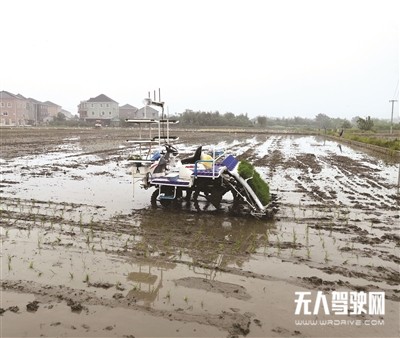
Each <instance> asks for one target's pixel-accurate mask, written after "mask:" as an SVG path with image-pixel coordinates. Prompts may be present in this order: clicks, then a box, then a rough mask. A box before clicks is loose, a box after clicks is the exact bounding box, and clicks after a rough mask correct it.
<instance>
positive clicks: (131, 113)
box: [119, 104, 138, 120]
mask: <svg viewBox="0 0 400 338" xmlns="http://www.w3.org/2000/svg"><path fill="white" fill-rule="evenodd" d="M137 111H138V109H137V108H136V107H134V106H131V105H130V104H126V105H123V106H121V107H119V118H120V119H121V120H125V119H136V118H138V117H137V115H136V113H137Z"/></svg>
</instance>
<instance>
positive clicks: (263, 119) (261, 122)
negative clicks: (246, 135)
mask: <svg viewBox="0 0 400 338" xmlns="http://www.w3.org/2000/svg"><path fill="white" fill-rule="evenodd" d="M257 124H258V125H259V126H260V127H261V128H265V127H266V126H267V118H266V117H265V116H257Z"/></svg>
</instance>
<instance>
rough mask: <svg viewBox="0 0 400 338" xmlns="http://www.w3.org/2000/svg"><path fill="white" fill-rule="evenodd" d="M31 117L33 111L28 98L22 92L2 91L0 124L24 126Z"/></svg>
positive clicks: (0, 93)
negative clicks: (16, 93) (30, 108)
mask: <svg viewBox="0 0 400 338" xmlns="http://www.w3.org/2000/svg"><path fill="white" fill-rule="evenodd" d="M32 116H33V115H32ZM30 117H31V112H30V110H29V104H28V102H27V99H26V98H24V97H23V96H22V95H20V94H18V95H15V94H12V93H10V92H7V91H5V90H2V91H0V125H2V126H24V125H27V124H28V121H29V119H30Z"/></svg>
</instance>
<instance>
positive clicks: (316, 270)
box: [0, 128, 400, 337]
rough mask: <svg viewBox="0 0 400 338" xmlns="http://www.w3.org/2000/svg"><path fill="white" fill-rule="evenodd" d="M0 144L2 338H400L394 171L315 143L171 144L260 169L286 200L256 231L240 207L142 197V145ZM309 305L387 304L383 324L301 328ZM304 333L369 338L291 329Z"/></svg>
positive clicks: (72, 140) (56, 140)
mask: <svg viewBox="0 0 400 338" xmlns="http://www.w3.org/2000/svg"><path fill="white" fill-rule="evenodd" d="M0 132H1V154H0V163H1V180H0V192H1V201H0V202H1V204H0V208H1V209H0V214H1V220H0V227H1V243H2V247H1V274H2V281H1V290H2V291H1V307H0V318H1V324H2V327H1V335H2V336H3V337H21V336H30V337H33V336H34V337H36V336H49V337H52V336H65V337H82V336H87V337H114V336H115V337H141V336H147V337H149V336H151V337H161V336H163V337H165V336H168V337H178V336H179V337H192V336H193V337H194V336H198V337H215V336H218V337H227V336H232V337H233V336H249V337H291V336H296V337H349V336H351V337H398V336H399V304H400V287H399V284H400V274H399V263H400V259H399V250H400V219H399V201H400V195H399V191H398V188H397V186H396V184H397V174H398V170H399V169H398V166H399V164H398V163H395V162H394V161H393V160H391V159H390V158H383V157H381V156H379V155H376V154H374V153H371V152H367V151H363V150H362V149H359V148H357V149H355V148H351V147H349V146H347V145H342V144H339V143H337V142H333V141H329V140H325V139H324V138H320V137H317V136H295V135H269V134H266V135H262V134H261V135H256V136H254V135H251V134H243V133H240V134H235V133H212V132H208V133H201V132H187V131H175V132H174V133H176V134H178V135H179V136H180V141H178V143H177V144H176V146H177V148H178V149H179V150H180V155H181V157H182V158H183V157H185V156H186V155H189V154H191V153H193V151H194V149H195V148H196V147H197V146H198V145H204V146H208V145H210V146H211V145H216V146H217V147H218V148H221V149H222V148H224V149H225V150H226V151H227V152H228V153H232V154H234V155H236V156H237V157H238V158H239V159H247V160H250V161H251V162H253V163H254V164H255V165H256V167H257V170H258V171H259V172H260V174H261V175H262V176H263V177H264V178H265V179H266V180H267V181H268V182H269V184H270V189H271V192H272V193H275V194H277V195H278V197H279V211H278V213H277V214H276V216H275V218H274V219H273V220H260V219H256V218H254V217H251V216H248V215H239V216H238V215H231V214H230V212H229V201H227V203H226V207H225V208H223V209H222V210H215V209H213V207H212V206H208V205H206V204H204V205H201V208H200V210H199V209H197V208H194V207H193V205H192V204H191V203H189V204H186V203H182V204H179V205H175V206H174V207H173V208H169V209H163V208H156V209H153V208H151V206H150V196H151V193H152V191H150V189H149V190H141V189H140V188H139V186H138V185H137V184H136V186H135V189H133V185H132V174H131V165H130V162H129V161H128V157H129V155H130V154H131V153H132V151H133V150H134V149H133V146H132V145H131V144H129V143H127V142H126V140H127V139H130V138H132V137H133V136H134V132H133V131H132V130H131V129H107V128H104V129H36V128H30V129H2V130H0ZM203 209H204V210H203ZM298 291H308V292H311V295H312V297H314V299H315V295H316V294H317V291H323V292H324V294H326V295H327V296H328V299H330V297H331V293H332V291H343V292H356V293H362V292H372V291H380V292H384V293H385V298H386V299H385V314H384V315H378V316H377V315H371V314H361V315H352V314H348V315H345V316H343V315H342V316H340V315H333V314H332V313H331V314H325V313H324V312H323V311H322V308H321V310H320V311H319V312H318V314H314V315H308V316H307V315H304V314H302V315H295V307H296V304H295V299H296V297H295V292H298ZM309 319H319V320H321V319H322V320H338V319H339V320H343V319H345V320H353V319H354V320H359V321H360V322H362V324H361V325H352V324H349V323H347V324H343V323H342V324H341V325H336V324H334V323H332V324H330V325H315V326H313V325H303V324H299V323H298V322H296V321H297V320H309ZM378 320H379V321H380V323H382V322H383V321H384V324H379V325H374V324H371V323H375V322H374V321H378ZM368 323H369V324H368Z"/></svg>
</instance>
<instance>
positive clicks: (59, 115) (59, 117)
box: [54, 112, 67, 122]
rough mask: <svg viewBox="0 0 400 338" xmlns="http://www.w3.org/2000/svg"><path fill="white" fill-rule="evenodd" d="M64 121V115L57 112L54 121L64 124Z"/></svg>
mask: <svg viewBox="0 0 400 338" xmlns="http://www.w3.org/2000/svg"><path fill="white" fill-rule="evenodd" d="M66 119H67V118H66V117H65V115H64V114H63V113H61V112H59V113H58V114H57V116H56V117H55V119H54V120H55V121H58V122H64V121H65V120H66Z"/></svg>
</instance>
